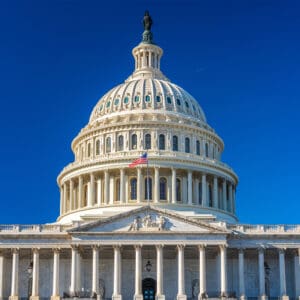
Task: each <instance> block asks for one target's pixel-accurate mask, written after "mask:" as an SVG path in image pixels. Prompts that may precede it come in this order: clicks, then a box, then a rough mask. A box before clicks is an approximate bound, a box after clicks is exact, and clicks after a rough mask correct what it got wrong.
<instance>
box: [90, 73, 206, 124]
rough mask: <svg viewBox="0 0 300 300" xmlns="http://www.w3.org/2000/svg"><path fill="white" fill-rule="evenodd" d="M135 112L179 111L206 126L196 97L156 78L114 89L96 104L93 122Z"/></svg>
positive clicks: (91, 119) (140, 80) (133, 82)
mask: <svg viewBox="0 0 300 300" xmlns="http://www.w3.org/2000/svg"><path fill="white" fill-rule="evenodd" d="M135 110H145V111H146V110H151V111H152V112H153V110H157V111H160V112H166V113H167V112H176V113H179V114H184V115H187V116H188V117H194V118H196V119H198V120H201V121H202V122H204V123H206V117H205V114H204V112H203V110H202V108H201V107H200V106H199V104H198V103H197V101H196V100H195V99H194V98H193V96H191V95H190V94H189V93H188V92H186V91H185V90H184V89H182V88H181V87H179V86H177V85H176V84H174V83H171V82H169V81H166V80H160V79H155V78H147V79H137V80H131V81H127V82H125V83H123V84H120V85H118V86H116V87H114V88H113V89H111V90H110V91H109V92H107V93H106V94H105V95H104V96H103V97H102V98H101V99H100V100H99V101H98V103H97V104H96V106H95V108H94V109H93V111H92V114H91V116H90V123H93V122H95V121H97V120H99V119H101V118H102V117H107V115H109V114H111V113H116V112H119V113H120V112H128V111H135Z"/></svg>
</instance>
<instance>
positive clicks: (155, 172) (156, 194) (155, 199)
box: [154, 168, 160, 203]
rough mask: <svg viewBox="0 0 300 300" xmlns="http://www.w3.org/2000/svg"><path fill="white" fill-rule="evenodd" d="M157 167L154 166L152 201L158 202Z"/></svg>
mask: <svg viewBox="0 0 300 300" xmlns="http://www.w3.org/2000/svg"><path fill="white" fill-rule="evenodd" d="M159 188H160V187H159V168H154V203H158V202H159V193H160V191H159Z"/></svg>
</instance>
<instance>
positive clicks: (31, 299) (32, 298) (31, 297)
mask: <svg viewBox="0 0 300 300" xmlns="http://www.w3.org/2000/svg"><path fill="white" fill-rule="evenodd" d="M29 299H30V300H40V296H30V298H29Z"/></svg>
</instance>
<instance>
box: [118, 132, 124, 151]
mask: <svg viewBox="0 0 300 300" xmlns="http://www.w3.org/2000/svg"><path fill="white" fill-rule="evenodd" d="M123 150H124V137H123V135H119V136H118V151H123Z"/></svg>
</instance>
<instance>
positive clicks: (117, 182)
mask: <svg viewBox="0 0 300 300" xmlns="http://www.w3.org/2000/svg"><path fill="white" fill-rule="evenodd" d="M115 193H116V201H120V179H119V178H117V179H116V185H115Z"/></svg>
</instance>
